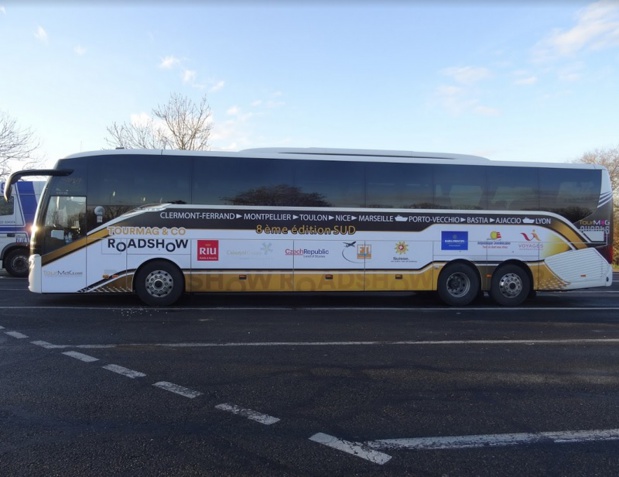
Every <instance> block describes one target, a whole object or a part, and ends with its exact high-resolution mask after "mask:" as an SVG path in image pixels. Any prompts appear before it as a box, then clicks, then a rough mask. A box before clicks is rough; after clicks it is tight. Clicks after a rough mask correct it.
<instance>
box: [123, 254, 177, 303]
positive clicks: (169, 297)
mask: <svg viewBox="0 0 619 477" xmlns="http://www.w3.org/2000/svg"><path fill="white" fill-rule="evenodd" d="M134 280H135V285H134V289H135V292H136V293H137V295H138V297H140V300H142V301H143V302H144V303H146V304H147V305H150V306H169V305H172V304H174V303H176V302H177V301H178V299H179V298H180V297H181V295H182V294H183V292H184V291H185V280H184V277H183V273H182V272H181V271H180V270H179V269H178V267H177V266H176V265H174V264H173V263H171V262H168V261H166V260H155V261H153V262H148V263H146V264H145V265H143V266H142V267H141V268H140V269H139V270H138V271H137V273H136V274H135V278H134Z"/></svg>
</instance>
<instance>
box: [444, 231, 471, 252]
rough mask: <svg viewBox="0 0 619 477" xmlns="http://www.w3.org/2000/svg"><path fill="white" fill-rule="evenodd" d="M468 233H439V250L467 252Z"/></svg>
mask: <svg viewBox="0 0 619 477" xmlns="http://www.w3.org/2000/svg"><path fill="white" fill-rule="evenodd" d="M468 249H469V233H468V232H460V231H456V232H453V231H443V232H441V250H468Z"/></svg>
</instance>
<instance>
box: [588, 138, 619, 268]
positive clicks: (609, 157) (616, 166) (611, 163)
mask: <svg viewBox="0 0 619 477" xmlns="http://www.w3.org/2000/svg"><path fill="white" fill-rule="evenodd" d="M578 162H584V163H585V164H599V165H601V166H604V167H606V169H608V173H609V175H610V182H611V184H612V188H613V205H614V211H613V214H614V222H615V227H614V231H613V249H614V257H615V262H616V263H619V146H617V147H613V148H609V149H595V150H593V151H589V152H586V153H585V154H583V155H582V157H581V158H580V159H579V160H578Z"/></svg>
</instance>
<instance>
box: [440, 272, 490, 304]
mask: <svg viewBox="0 0 619 477" xmlns="http://www.w3.org/2000/svg"><path fill="white" fill-rule="evenodd" d="M437 286H438V288H437V291H438V296H439V298H440V299H441V300H442V301H443V303H445V304H447V305H450V306H465V305H468V304H470V303H471V302H473V300H475V299H476V298H477V297H478V296H479V290H480V280H479V275H478V274H477V270H475V269H474V268H473V267H471V266H470V265H467V264H465V263H454V264H448V265H446V266H445V267H444V268H443V270H442V271H441V274H440V275H439V277H438V285H437Z"/></svg>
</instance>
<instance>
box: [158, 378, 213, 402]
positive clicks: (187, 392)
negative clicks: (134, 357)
mask: <svg viewBox="0 0 619 477" xmlns="http://www.w3.org/2000/svg"><path fill="white" fill-rule="evenodd" d="M153 386H156V387H158V388H161V389H165V390H166V391H170V392H172V393H176V394H180V395H181V396H185V397H186V398H189V399H193V398H197V397H198V396H201V395H202V393H201V392H199V391H194V390H193V389H189V388H185V387H183V386H179V385H178V384H174V383H168V382H166V381H159V382H158V383H155V384H153Z"/></svg>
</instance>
